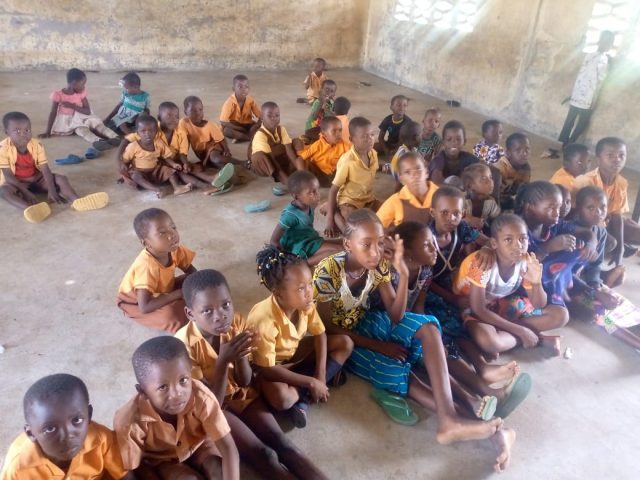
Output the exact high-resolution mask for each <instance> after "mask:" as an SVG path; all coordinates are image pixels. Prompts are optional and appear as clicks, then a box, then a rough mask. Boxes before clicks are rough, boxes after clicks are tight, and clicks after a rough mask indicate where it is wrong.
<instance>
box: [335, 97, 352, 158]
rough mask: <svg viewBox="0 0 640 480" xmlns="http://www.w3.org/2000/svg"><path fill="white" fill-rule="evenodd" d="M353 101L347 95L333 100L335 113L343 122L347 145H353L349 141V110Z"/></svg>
mask: <svg viewBox="0 0 640 480" xmlns="http://www.w3.org/2000/svg"><path fill="white" fill-rule="evenodd" d="M350 109H351V102H350V101H349V99H348V98H347V97H338V98H336V99H335V100H334V102H333V114H334V115H335V116H336V118H338V119H340V122H342V135H343V138H344V141H345V143H346V144H347V145H349V146H351V142H350V141H349V110H350Z"/></svg>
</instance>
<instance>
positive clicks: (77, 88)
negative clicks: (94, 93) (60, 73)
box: [69, 78, 87, 93]
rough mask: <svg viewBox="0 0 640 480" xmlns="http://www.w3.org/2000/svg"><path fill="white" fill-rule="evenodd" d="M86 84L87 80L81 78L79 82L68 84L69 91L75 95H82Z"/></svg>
mask: <svg viewBox="0 0 640 480" xmlns="http://www.w3.org/2000/svg"><path fill="white" fill-rule="evenodd" d="M86 84H87V79H86V78H81V79H80V80H74V81H73V82H71V83H70V84H69V86H70V87H71V89H72V90H73V91H74V92H76V93H82V92H84V87H85V85H86Z"/></svg>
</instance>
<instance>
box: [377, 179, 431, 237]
mask: <svg viewBox="0 0 640 480" xmlns="http://www.w3.org/2000/svg"><path fill="white" fill-rule="evenodd" d="M436 190H438V186H437V185H436V184H435V183H433V182H431V181H427V195H426V197H425V199H424V202H422V203H421V202H420V200H418V198H417V197H416V196H415V195H413V194H412V193H411V192H410V191H409V188H408V187H407V186H404V187H402V189H400V191H399V192H398V193H394V194H393V195H391V196H390V197H389V198H387V199H386V200H385V202H384V203H383V204H382V205H381V206H380V208H379V209H378V212H377V215H378V218H379V219H380V221H381V222H382V225H383V226H384V228H389V227H390V226H392V225H400V224H401V223H402V221H403V220H404V206H403V201H404V202H409V204H410V205H411V206H413V207H415V208H421V209H425V210H426V209H429V208H431V200H432V199H433V194H434V193H435V192H436Z"/></svg>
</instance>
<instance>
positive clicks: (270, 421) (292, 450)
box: [175, 270, 325, 479]
mask: <svg viewBox="0 0 640 480" xmlns="http://www.w3.org/2000/svg"><path fill="white" fill-rule="evenodd" d="M182 292H183V296H184V301H185V304H186V308H185V311H186V314H187V317H188V318H189V320H190V321H189V323H188V324H187V325H185V326H184V327H182V328H181V329H180V330H179V331H178V332H177V333H176V335H175V336H176V337H177V338H178V339H180V340H182V342H183V343H184V344H185V346H186V347H187V351H188V352H189V357H190V358H191V362H192V367H191V376H192V377H193V378H194V379H195V380H200V381H201V382H202V383H204V384H205V385H206V386H208V387H209V388H210V389H211V391H212V392H213V393H214V394H215V395H216V398H217V399H218V402H219V403H220V405H222V408H223V411H224V416H225V417H226V419H227V421H228V422H229V426H230V427H231V436H232V437H233V439H234V441H235V443H236V445H237V447H238V450H239V453H240V457H241V458H242V459H243V460H244V461H246V462H247V463H248V464H249V465H250V466H251V467H253V469H254V470H255V471H256V473H260V474H261V475H263V476H266V477H267V478H289V477H290V475H291V473H293V474H294V475H297V476H298V477H300V478H303V477H304V478H314V479H320V478H322V479H323V478H325V477H324V475H323V474H322V473H321V472H320V471H319V470H318V468H317V467H316V466H315V465H313V463H311V460H309V459H308V458H307V457H306V456H305V455H304V454H303V453H302V452H301V451H300V450H299V449H298V447H296V445H295V444H293V443H292V442H291V441H290V440H289V439H288V438H287V437H286V435H285V434H284V433H283V432H282V430H281V428H280V426H279V425H278V423H277V422H276V420H275V418H274V417H273V414H272V413H271V412H270V411H269V409H268V407H267V405H266V404H265V403H264V400H263V399H262V398H261V397H260V395H259V394H258V392H257V391H256V390H255V389H254V388H253V387H252V385H251V384H252V377H253V375H252V373H253V372H252V370H251V365H250V363H249V360H250V358H251V351H252V350H253V347H252V340H253V333H252V332H251V331H250V330H248V329H247V328H246V322H245V319H244V318H243V317H242V315H241V314H239V313H235V310H234V306H233V301H232V299H231V293H230V291H229V285H228V284H227V281H226V279H225V278H224V275H222V273H220V272H218V271H216V270H200V271H198V272H195V273H194V274H193V275H189V277H188V278H187V279H186V280H185V281H184V283H183V285H182ZM261 438H263V439H264V443H263V440H261ZM289 472H291V473H289Z"/></svg>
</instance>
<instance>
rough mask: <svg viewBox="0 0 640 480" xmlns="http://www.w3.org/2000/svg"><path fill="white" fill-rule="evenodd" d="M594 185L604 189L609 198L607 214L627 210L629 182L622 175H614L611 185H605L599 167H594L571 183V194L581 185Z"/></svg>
mask: <svg viewBox="0 0 640 480" xmlns="http://www.w3.org/2000/svg"><path fill="white" fill-rule="evenodd" d="M589 185H595V186H596V187H600V188H601V189H602V190H604V193H606V194H607V197H608V198H609V206H608V208H609V214H612V213H614V214H622V213H628V212H629V198H628V193H627V192H628V190H629V182H627V180H626V179H625V178H624V177H623V176H622V175H616V178H615V179H614V180H613V183H612V184H611V185H605V184H604V182H603V181H602V177H601V176H600V169H599V168H596V169H594V170H591V171H590V172H587V173H585V174H584V175H580V176H579V177H577V178H576V181H575V183H574V184H573V192H572V193H573V194H575V192H577V191H578V190H580V189H581V188H582V187H586V186H589Z"/></svg>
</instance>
